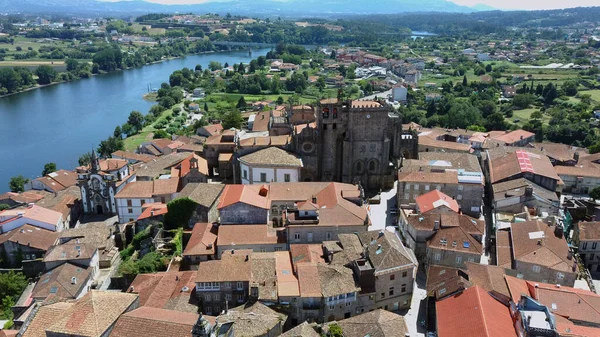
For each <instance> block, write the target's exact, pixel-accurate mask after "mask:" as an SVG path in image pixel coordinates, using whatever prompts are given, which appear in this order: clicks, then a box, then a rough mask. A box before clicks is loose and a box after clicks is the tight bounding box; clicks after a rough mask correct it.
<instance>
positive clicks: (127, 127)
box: [116, 123, 135, 139]
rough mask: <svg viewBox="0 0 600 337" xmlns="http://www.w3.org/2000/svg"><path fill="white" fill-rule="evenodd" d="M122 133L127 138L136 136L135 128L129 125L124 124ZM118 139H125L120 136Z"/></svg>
mask: <svg viewBox="0 0 600 337" xmlns="http://www.w3.org/2000/svg"><path fill="white" fill-rule="evenodd" d="M121 132H122V133H123V134H125V136H127V137H129V136H132V135H134V134H135V128H134V127H133V126H131V124H129V123H123V126H121ZM116 138H119V139H121V138H123V137H121V136H119V137H116Z"/></svg>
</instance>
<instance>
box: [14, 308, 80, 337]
mask: <svg viewBox="0 0 600 337" xmlns="http://www.w3.org/2000/svg"><path fill="white" fill-rule="evenodd" d="M73 304H74V303H73V302H58V303H52V304H41V305H40V307H39V310H38V311H37V312H35V314H34V316H33V317H32V319H31V322H30V324H29V326H26V327H24V328H23V329H24V330H25V332H24V333H23V335H22V337H46V328H48V327H50V326H52V325H53V324H54V323H56V322H57V321H58V320H59V319H61V318H62V317H63V315H64V314H65V313H67V312H69V309H70V308H71V307H72V306H73Z"/></svg>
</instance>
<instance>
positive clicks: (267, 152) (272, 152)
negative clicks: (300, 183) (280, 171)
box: [240, 146, 302, 167]
mask: <svg viewBox="0 0 600 337" xmlns="http://www.w3.org/2000/svg"><path fill="white" fill-rule="evenodd" d="M240 161H241V162H242V163H245V164H250V165H267V166H292V167H302V159H300V158H299V157H297V156H295V155H293V154H291V153H289V152H287V151H285V150H282V149H280V148H278V147H274V146H272V147H267V148H265V149H262V150H258V151H256V152H253V153H250V154H247V155H245V156H242V157H241V158H240Z"/></svg>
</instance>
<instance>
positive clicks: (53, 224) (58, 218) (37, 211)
mask: <svg viewBox="0 0 600 337" xmlns="http://www.w3.org/2000/svg"><path fill="white" fill-rule="evenodd" d="M0 223H1V224H2V226H0V231H1V232H2V233H6V232H9V231H11V230H13V229H15V228H19V227H21V226H23V225H25V224H29V225H31V226H34V227H39V228H43V229H47V230H50V231H53V232H60V231H62V230H64V229H65V220H64V219H63V216H62V213H60V212H57V211H54V210H51V209H47V208H44V207H41V206H37V205H30V206H29V207H27V208H14V209H7V210H5V211H2V212H0Z"/></svg>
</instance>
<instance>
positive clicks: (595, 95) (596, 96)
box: [579, 90, 600, 102]
mask: <svg viewBox="0 0 600 337" xmlns="http://www.w3.org/2000/svg"><path fill="white" fill-rule="evenodd" d="M579 93H580V94H587V95H590V96H592V99H593V100H594V101H596V102H600V90H585V91H583V90H581V91H579Z"/></svg>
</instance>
